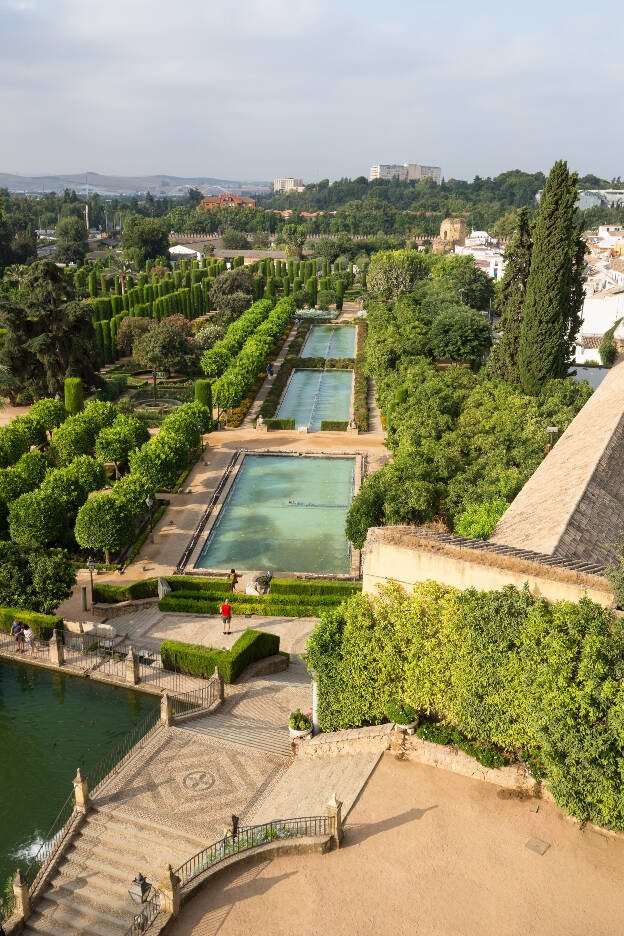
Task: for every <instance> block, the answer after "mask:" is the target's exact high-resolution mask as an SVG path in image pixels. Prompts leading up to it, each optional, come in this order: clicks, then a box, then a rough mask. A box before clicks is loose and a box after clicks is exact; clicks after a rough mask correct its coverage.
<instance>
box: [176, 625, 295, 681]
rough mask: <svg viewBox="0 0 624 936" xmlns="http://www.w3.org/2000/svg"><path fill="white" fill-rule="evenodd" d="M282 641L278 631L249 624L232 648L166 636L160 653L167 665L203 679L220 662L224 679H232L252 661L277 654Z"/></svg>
mask: <svg viewBox="0 0 624 936" xmlns="http://www.w3.org/2000/svg"><path fill="white" fill-rule="evenodd" d="M279 643H280V639H279V637H278V636H277V634H269V633H267V632H266V631H257V630H252V629H251V628H247V630H246V631H245V632H244V634H241V636H240V637H239V638H238V640H237V641H236V642H235V643H234V645H233V647H232V649H231V650H216V649H215V648H214V647H203V646H201V645H198V644H186V643H181V642H179V641H176V640H165V641H164V642H163V643H162V644H161V647H160V657H161V660H162V664H163V666H164V668H165V669H168V670H176V671H178V672H182V673H187V674H189V675H190V676H202V677H203V678H204V679H207V678H208V677H210V676H212V674H213V673H214V670H215V667H216V666H218V667H219V672H220V673H221V675H222V676H223V679H224V680H225V682H226V683H231V682H234V680H235V679H236V678H237V677H238V676H240V674H241V673H242V672H243V670H244V669H245V667H247V666H249V664H250V663H254V662H255V661H256V660H262V659H263V658H264V657H268V656H274V655H275V654H277V653H278V652H279Z"/></svg>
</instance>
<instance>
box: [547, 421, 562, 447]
mask: <svg viewBox="0 0 624 936" xmlns="http://www.w3.org/2000/svg"><path fill="white" fill-rule="evenodd" d="M546 432H547V433H548V446H547V448H546V451H547V452H550V450H551V448H552V447H553V445H554V444H555V436H556V435H557V433H558V432H559V426H546Z"/></svg>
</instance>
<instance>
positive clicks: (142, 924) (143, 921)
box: [124, 888, 160, 936]
mask: <svg viewBox="0 0 624 936" xmlns="http://www.w3.org/2000/svg"><path fill="white" fill-rule="evenodd" d="M159 913H160V892H159V891H158V890H156V889H155V888H153V896H152V897H150V899H149V900H146V901H145V903H144V904H142V906H141V909H140V911H139V912H138V913H137V914H136V915H135V917H134V920H133V922H132V926H131V927H130V928H129V929H127V930H126V932H125V933H124V936H137V934H138V933H144V932H145V930H146V929H147V928H148V926H151V924H152V923H153V922H154V920H155V919H156V917H157V916H158V914H159Z"/></svg>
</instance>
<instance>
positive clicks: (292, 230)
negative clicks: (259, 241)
mask: <svg viewBox="0 0 624 936" xmlns="http://www.w3.org/2000/svg"><path fill="white" fill-rule="evenodd" d="M306 237H307V234H306V229H305V227H304V226H303V225H302V224H285V225H284V227H283V228H282V230H281V231H280V240H282V241H283V243H284V244H286V253H287V255H288V256H289V257H301V256H303V245H304V244H305V242H306Z"/></svg>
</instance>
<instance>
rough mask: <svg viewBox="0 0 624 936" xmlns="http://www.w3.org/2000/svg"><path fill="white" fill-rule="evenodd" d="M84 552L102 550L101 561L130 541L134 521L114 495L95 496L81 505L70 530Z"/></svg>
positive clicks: (124, 505)
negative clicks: (72, 529) (102, 557)
mask: <svg viewBox="0 0 624 936" xmlns="http://www.w3.org/2000/svg"><path fill="white" fill-rule="evenodd" d="M74 534H75V536H76V542H77V543H78V545H79V546H82V547H83V548H84V549H94V550H98V551H100V550H103V551H104V556H105V561H106V562H110V554H111V552H117V551H118V550H120V549H121V548H122V546H127V545H128V543H131V542H132V540H133V539H134V521H133V517H132V513H131V512H130V510H129V509H128V507H127V505H126V504H125V503H124V502H123V501H122V500H120V499H119V498H117V497H115V496H114V494H112V493H111V494H107V493H104V494H98V495H96V496H95V497H90V498H89V500H88V501H87V502H86V503H85V504H83V505H82V507H81V508H80V510H79V511H78V516H77V517H76V526H75V528H74Z"/></svg>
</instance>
